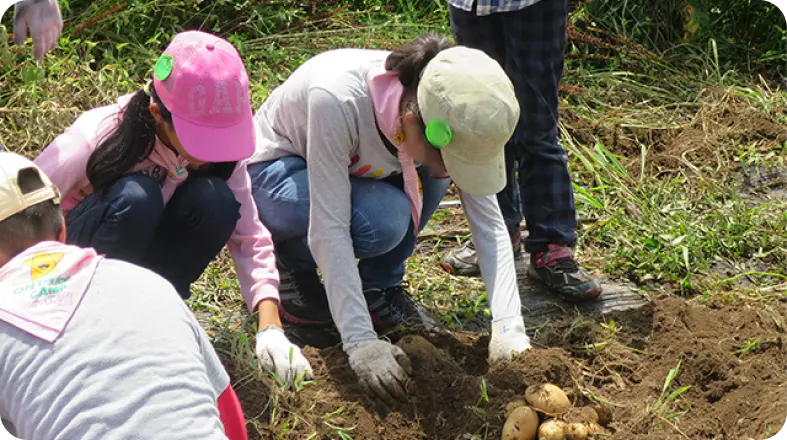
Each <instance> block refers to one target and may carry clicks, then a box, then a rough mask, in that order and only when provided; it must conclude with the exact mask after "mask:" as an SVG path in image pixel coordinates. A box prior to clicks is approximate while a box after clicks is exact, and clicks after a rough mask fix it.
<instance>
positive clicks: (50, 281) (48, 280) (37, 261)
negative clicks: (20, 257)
mask: <svg viewBox="0 0 787 440" xmlns="http://www.w3.org/2000/svg"><path fill="white" fill-rule="evenodd" d="M64 255H65V254H62V253H48V252H45V253H41V254H37V255H35V256H33V257H32V258H29V259H27V260H25V261H23V262H22V265H25V266H29V267H30V281H31V282H30V284H28V285H26V286H22V287H18V288H16V289H14V294H15V295H20V294H22V293H28V294H29V295H30V299H31V300H33V307H35V306H36V305H37V304H38V302H39V301H40V300H42V299H44V298H46V297H52V296H53V295H56V294H57V293H60V292H62V291H63V290H65V288H66V283H67V282H68V280H70V279H71V277H65V278H63V277H59V276H55V275H56V274H57V273H58V272H56V271H55V270H56V269H57V265H58V264H59V263H60V260H62V259H63V256H64ZM42 278H43V279H42Z"/></svg>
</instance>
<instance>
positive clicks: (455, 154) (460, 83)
mask: <svg viewBox="0 0 787 440" xmlns="http://www.w3.org/2000/svg"><path fill="white" fill-rule="evenodd" d="M418 109H419V110H420V112H421V116H422V117H423V120H424V123H425V124H426V125H427V138H429V134H430V133H429V132H430V130H431V129H432V128H433V127H432V125H434V124H435V122H432V121H436V122H439V123H440V125H441V127H438V131H440V130H442V131H443V133H442V136H440V137H442V138H443V139H445V141H444V146H442V147H438V148H440V151H441V152H442V155H443V162H445V166H446V168H447V169H448V173H449V174H450V175H451V179H453V180H454V182H456V185H457V186H458V187H459V189H461V190H462V191H466V192H468V193H470V194H472V195H476V196H483V195H490V194H496V193H498V192H500V191H501V190H502V189H503V188H504V187H505V185H506V166H505V151H504V149H505V145H506V143H507V142H508V140H509V139H510V138H511V135H512V134H513V133H514V129H515V128H516V125H517V122H519V102H518V101H517V99H516V94H515V93H514V85H513V84H512V83H511V80H510V79H508V76H507V75H506V73H505V71H504V70H503V68H502V67H501V66H500V64H499V63H498V62H497V61H495V60H493V59H492V58H491V57H489V56H488V55H486V54H485V53H484V52H482V51H480V50H477V49H470V48H468V47H464V46H455V47H452V48H450V49H446V50H443V51H441V52H439V53H438V54H437V56H435V57H434V58H433V59H432V60H431V61H430V62H429V64H427V65H426V68H425V69H424V71H423V73H422V75H421V81H420V83H419V85H418ZM430 123H431V124H430ZM446 126H447V127H450V128H444V127H446ZM446 131H447V132H448V133H450V134H448V135H447V136H446V135H445V132H446ZM438 134H440V133H438ZM430 141H431V139H430ZM433 144H434V143H433Z"/></svg>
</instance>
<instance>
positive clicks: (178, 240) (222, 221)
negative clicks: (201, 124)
mask: <svg viewBox="0 0 787 440" xmlns="http://www.w3.org/2000/svg"><path fill="white" fill-rule="evenodd" d="M239 218H240V203H238V201H237V200H236V199H235V196H234V195H233V194H232V191H231V190H230V188H229V186H227V183H226V182H225V181H224V180H222V179H220V178H218V177H197V178H189V179H188V180H186V182H185V183H183V184H182V185H181V186H180V187H178V189H177V190H176V191H175V194H174V195H173V196H172V198H171V199H170V201H169V203H167V205H166V206H165V205H164V201H163V199H162V195H161V187H160V186H159V184H158V183H156V182H155V181H154V180H153V179H152V178H150V177H148V176H145V175H142V174H130V175H127V176H124V177H122V178H120V179H119V180H118V181H117V182H115V183H114V184H112V185H111V186H110V187H108V188H107V189H105V190H104V191H102V192H101V193H98V192H97V193H93V194H91V195H90V196H88V197H87V198H86V199H85V200H83V201H82V202H81V203H80V204H79V205H77V206H76V207H75V208H74V209H73V210H71V212H69V213H68V216H66V235H67V242H68V243H70V244H75V245H78V246H83V247H92V248H94V249H96V251H97V252H99V253H101V254H104V255H106V256H107V257H110V258H116V259H119V260H123V261H127V262H129V263H134V264H137V265H139V266H142V267H146V268H148V269H150V270H152V271H154V272H156V273H158V274H159V275H161V276H162V277H164V278H166V279H167V280H168V281H169V282H170V283H172V285H173V286H175V289H176V290H177V291H178V293H179V294H180V296H181V297H183V298H184V299H185V298H188V297H189V296H190V295H191V289H190V286H191V283H192V282H194V281H196V280H197V278H199V277H200V275H202V272H204V271H205V268H206V267H207V266H208V264H210V262H211V261H212V260H213V259H214V258H215V257H216V255H217V254H218V253H219V251H221V249H222V248H223V247H224V245H225V244H226V243H227V241H228V240H229V238H230V235H232V232H233V231H234V230H235V225H236V224H237V222H238V219H239Z"/></svg>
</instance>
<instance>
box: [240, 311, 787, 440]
mask: <svg viewBox="0 0 787 440" xmlns="http://www.w3.org/2000/svg"><path fill="white" fill-rule="evenodd" d="M610 319H614V325H609V324H608V323H609V321H610ZM600 322H606V323H607V325H606V327H602V326H601V325H600ZM784 323H785V311H784V307H783V304H776V305H773V306H772V308H764V307H759V306H758V308H753V307H752V308H747V307H740V306H736V307H728V306H716V307H710V306H704V305H690V304H689V303H686V302H684V301H683V300H679V299H668V300H659V301H657V302H656V303H655V307H654V308H653V309H649V310H648V311H645V310H642V311H634V312H626V313H622V314H620V315H619V316H606V317H605V318H604V320H603V321H599V320H598V319H594V318H587V317H583V318H579V319H578V320H577V319H575V320H573V321H569V320H566V321H556V322H552V323H550V324H548V325H547V326H545V327H544V328H542V329H539V331H538V333H537V334H536V336H535V337H534V338H533V342H534V345H535V348H534V350H531V351H529V352H526V353H524V354H522V355H520V356H519V357H518V358H516V359H514V360H512V361H509V362H505V363H501V364H497V365H495V366H494V367H492V368H489V367H488V365H487V362H486V355H487V348H486V346H487V343H488V337H484V336H479V335H474V334H450V335H440V336H436V337H431V340H430V341H427V340H425V339H423V338H421V337H420V336H414V335H408V336H404V337H403V338H401V339H400V340H398V341H397V344H398V345H400V346H402V347H403V348H404V349H405V351H407V352H408V353H409V354H410V357H411V361H412V364H413V370H414V373H413V376H412V383H411V384H410V386H409V391H410V394H409V397H408V399H407V401H406V402H402V403H401V404H400V405H398V406H396V407H395V408H386V407H383V406H381V405H380V404H378V403H375V402H374V401H373V400H372V399H370V398H369V397H367V396H366V395H365V394H364V393H363V391H362V390H361V389H360V387H359V386H358V385H357V381H356V378H355V376H354V373H353V372H352V370H351V369H350V367H349V365H348V363H347V358H346V356H345V355H344V354H343V353H342V351H341V350H340V349H339V348H328V349H323V350H317V349H314V348H310V347H307V348H306V349H305V350H304V351H305V353H306V355H307V356H308V358H309V359H310V361H311V363H312V367H313V368H314V372H315V380H316V382H317V383H316V384H314V385H308V386H306V387H305V388H304V389H302V390H301V391H300V392H297V393H296V392H293V391H281V392H277V393H276V394H275V396H274V397H275V400H276V401H277V403H278V405H277V407H278V409H277V413H275V414H271V411H270V409H271V406H269V405H268V404H269V402H270V401H272V400H273V399H271V394H270V388H269V387H268V386H267V385H265V384H264V383H262V382H260V381H248V380H246V381H243V383H242V384H241V385H240V386H239V387H238V390H237V391H238V394H239V395H240V398H241V401H242V403H243V406H244V411H245V413H246V414H247V417H249V418H250V421H249V430H250V438H252V439H256V438H263V439H269V438H298V439H302V438H312V439H329V438H330V439H334V438H353V439H391V440H402V439H435V440H437V439H451V440H453V439H471V438H480V439H499V438H500V434H501V430H502V427H503V424H504V422H505V406H506V405H507V404H508V403H510V402H511V401H513V400H517V399H522V398H523V396H524V391H525V388H526V387H527V386H529V385H531V384H538V383H543V382H551V383H553V384H555V385H557V386H559V387H561V388H563V389H564V391H566V392H567V393H568V395H569V398H570V399H571V400H572V401H573V403H574V405H575V406H582V405H585V404H587V403H589V402H590V401H591V397H594V398H597V399H602V400H603V401H606V402H608V403H609V404H610V405H611V408H612V414H613V420H612V422H611V423H610V424H609V426H608V430H609V432H610V433H611V437H609V438H612V439H621V440H651V439H653V440H656V439H660V440H661V439H718V440H732V439H735V440H739V439H749V438H751V439H765V438H768V437H770V436H772V435H773V434H775V433H776V432H778V430H779V429H780V428H781V427H782V425H783V424H784V422H785V418H786V417H787V369H785V364H786V363H785V360H786V359H785V350H784V345H783V344H784V341H783V333H784V325H785V324H784ZM752 341H757V344H756V348H753V349H751V350H748V351H747V350H745V349H743V347H745V343H746V342H752ZM679 361H680V367H679V372H678V374H677V376H676V377H675V380H674V381H673V382H672V383H671V384H670V386H669V387H668V389H667V391H666V393H664V400H667V399H666V398H667V396H669V395H670V394H671V393H672V392H673V391H675V390H678V389H680V388H681V387H684V386H688V387H690V388H688V389H687V390H686V391H685V392H683V393H682V394H680V395H679V396H677V397H676V398H675V399H674V400H671V401H667V402H666V403H664V404H663V405H661V406H660V407H658V409H656V408H655V407H656V404H657V402H658V400H659V396H661V395H662V388H663V387H664V383H665V379H666V378H667V376H668V374H669V371H670V370H671V369H673V368H676V366H678V362H679ZM228 366H229V365H228ZM231 374H232V376H233V379H234V380H233V383H237V382H238V380H240V379H242V377H240V375H241V374H242V373H241V372H238V371H234V372H231ZM482 389H485V390H486V395H487V396H488V401H487V400H486V399H485V398H484V397H483V393H482ZM340 432H342V433H344V434H343V435H346V436H349V437H342V434H340ZM473 435H475V436H476V437H473ZM310 436H311V437H310Z"/></svg>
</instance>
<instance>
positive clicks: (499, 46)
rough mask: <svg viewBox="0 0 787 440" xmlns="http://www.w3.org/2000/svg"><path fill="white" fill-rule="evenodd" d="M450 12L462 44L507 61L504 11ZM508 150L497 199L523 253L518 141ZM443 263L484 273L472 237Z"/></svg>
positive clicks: (448, 267)
mask: <svg viewBox="0 0 787 440" xmlns="http://www.w3.org/2000/svg"><path fill="white" fill-rule="evenodd" d="M449 13H450V19H451V30H452V32H453V34H454V39H455V40H456V42H457V43H458V44H461V45H464V46H467V47H472V48H474V49H479V50H482V51H484V52H485V53H486V54H487V55H489V56H490V57H491V58H493V59H494V60H496V61H497V62H498V63H500V65H501V66H504V65H505V63H506V56H507V53H506V45H505V43H506V40H505V35H504V29H503V21H502V15H501V14H492V15H485V16H480V17H479V16H477V15H476V12H475V8H473V10H472V11H470V12H468V11H464V10H461V9H458V8H455V7H453V6H449ZM505 153H506V174H507V183H506V186H505V188H503V190H502V191H501V192H499V193H498V194H497V201H498V204H499V205H500V211H501V212H502V214H503V220H504V221H505V223H506V226H507V227H508V231H509V234H510V235H511V241H512V243H513V249H514V256H519V255H520V254H521V249H522V248H521V246H520V244H519V229H520V225H521V223H522V208H521V202H520V194H519V186H518V184H517V175H516V171H517V162H518V154H519V150H518V149H517V148H516V145H512V143H511V142H509V143H508V144H506V147H505ZM442 266H443V268H445V269H446V270H448V271H449V272H451V273H454V274H457V275H466V276H477V275H480V273H481V270H480V268H479V267H478V258H477V257H476V252H475V246H474V245H473V242H472V240H468V241H467V242H466V243H465V244H464V246H461V247H459V248H457V249H456V250H454V251H453V252H451V253H450V254H449V255H448V256H447V257H446V259H445V261H444V262H443V264H442Z"/></svg>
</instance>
